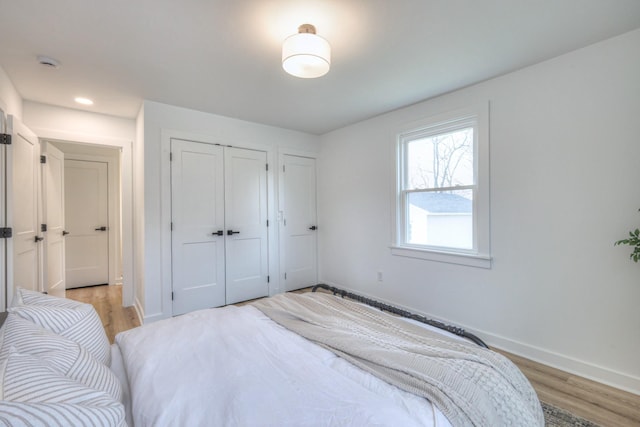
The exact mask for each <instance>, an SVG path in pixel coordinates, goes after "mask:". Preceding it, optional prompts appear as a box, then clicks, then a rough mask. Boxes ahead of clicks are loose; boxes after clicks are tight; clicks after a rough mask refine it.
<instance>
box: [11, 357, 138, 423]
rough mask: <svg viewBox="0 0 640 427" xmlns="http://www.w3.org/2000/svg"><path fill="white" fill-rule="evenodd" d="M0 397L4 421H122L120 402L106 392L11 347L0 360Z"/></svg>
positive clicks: (122, 409) (122, 414)
mask: <svg viewBox="0 0 640 427" xmlns="http://www.w3.org/2000/svg"><path fill="white" fill-rule="evenodd" d="M0 400H2V401H6V402H0V404H1V405H2V406H0V422H1V423H4V424H6V425H11V426H14V425H21V424H22V425H29V424H28V421H33V424H35V425H43V426H44V425H47V426H49V425H67V426H69V425H74V426H76V425H77V426H102V425H104V426H124V425H125V422H124V408H123V406H122V404H121V403H120V402H117V401H115V400H114V399H113V398H112V397H111V396H109V395H108V394H107V393H105V392H102V391H97V390H94V389H91V388H89V387H86V386H84V385H82V384H80V383H78V382H77V381H74V380H72V379H70V378H67V377H65V376H64V375H62V374H60V373H58V372H56V371H55V370H53V369H51V368H49V367H48V366H46V365H43V364H42V363H41V362H40V361H39V360H38V359H37V358H35V357H33V356H29V355H25V354H20V353H17V352H15V351H13V350H12V351H10V353H9V356H8V357H7V359H5V360H4V361H3V362H1V363H0ZM22 417H25V418H22ZM67 417H68V418H67Z"/></svg>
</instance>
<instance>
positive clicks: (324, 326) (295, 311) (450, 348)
mask: <svg viewBox="0 0 640 427" xmlns="http://www.w3.org/2000/svg"><path fill="white" fill-rule="evenodd" d="M253 305H254V306H255V307H256V308H258V309H260V310H261V311H262V312H263V313H265V314H266V315H267V316H269V317H270V318H271V319H272V320H274V321H275V322H277V323H279V324H280V325H282V326H284V327H285V328H287V329H289V330H291V331H293V332H295V333H297V334H298V335H301V336H303V337H305V338H306V339H308V340H310V341H313V342H315V343H317V344H319V345H321V346H323V347H325V348H327V349H329V350H331V351H333V352H334V353H336V354H337V355H338V356H340V357H342V358H344V359H346V360H348V361H349V362H351V363H352V364H354V365H356V366H358V367H360V368H361V369H363V370H365V371H367V372H369V373H371V374H373V375H375V376H377V377H378V378H381V379H383V380H384V381H387V382H388V383H391V384H393V385H395V386H397V387H399V388H401V389H403V390H405V391H408V392H411V393H414V394H416V395H419V396H422V397H425V398H427V399H429V400H430V401H432V402H433V403H434V404H435V405H436V406H437V407H438V408H439V409H440V410H441V411H442V412H443V413H444V414H445V415H446V416H447V418H448V419H449V421H451V424H453V425H454V426H483V427H484V426H491V427H494V426H507V425H508V426H544V415H543V413H542V408H541V406H540V402H539V400H538V398H537V396H536V393H535V391H534V390H533V388H532V387H531V385H530V384H529V382H528V381H527V379H526V378H525V377H524V375H523V374H522V373H521V372H520V370H518V368H517V367H516V366H515V365H514V364H513V363H511V362H510V361H509V360H508V359H506V358H505V357H504V356H502V355H500V354H498V353H495V352H493V351H490V350H487V349H484V348H481V347H479V346H477V345H476V344H473V343H470V342H467V341H463V340H459V339H456V338H450V337H447V336H444V335H442V334H440V333H437V332H434V331H430V330H428V329H425V328H423V327H422V326H419V325H414V324H411V323H409V322H406V321H405V320H402V319H399V318H396V317H393V316H391V315H388V314H386V313H382V312H380V311H378V310H376V309H373V308H370V307H367V306H364V305H362V304H358V303H354V302H352V301H348V300H344V299H342V298H339V297H335V296H333V295H328V294H320V293H313V294H312V293H307V294H281V295H277V296H275V297H273V298H268V299H263V300H259V301H257V302H255V303H253Z"/></svg>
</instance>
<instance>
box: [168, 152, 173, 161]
mask: <svg viewBox="0 0 640 427" xmlns="http://www.w3.org/2000/svg"><path fill="white" fill-rule="evenodd" d="M169 161H170V162H172V161H173V153H169Z"/></svg>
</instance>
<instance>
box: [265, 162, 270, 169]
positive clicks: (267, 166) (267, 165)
mask: <svg viewBox="0 0 640 427" xmlns="http://www.w3.org/2000/svg"><path fill="white" fill-rule="evenodd" d="M265 166H266V168H267V171H268V170H269V163H267V164H266V165H265Z"/></svg>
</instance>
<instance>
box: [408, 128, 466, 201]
mask: <svg viewBox="0 0 640 427" xmlns="http://www.w3.org/2000/svg"><path fill="white" fill-rule="evenodd" d="M473 184H474V182H473V128H472V127H470V128H465V129H459V130H456V131H453V132H449V133H442V134H439V135H434V136H429V137H425V138H420V139H414V140H412V141H410V142H408V143H407V182H406V185H407V187H406V189H407V190H412V189H425V188H441V187H455V186H456V185H473Z"/></svg>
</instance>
